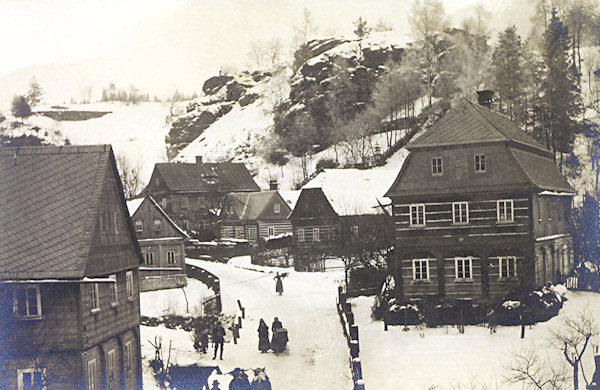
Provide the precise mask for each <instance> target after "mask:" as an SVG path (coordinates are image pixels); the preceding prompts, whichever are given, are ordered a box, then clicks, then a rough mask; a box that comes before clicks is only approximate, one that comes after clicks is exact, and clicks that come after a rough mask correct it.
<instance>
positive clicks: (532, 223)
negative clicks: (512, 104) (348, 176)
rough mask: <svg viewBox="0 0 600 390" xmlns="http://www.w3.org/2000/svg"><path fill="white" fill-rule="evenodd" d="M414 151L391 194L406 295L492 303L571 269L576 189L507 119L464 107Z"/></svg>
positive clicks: (398, 270) (395, 265)
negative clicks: (569, 225) (571, 218)
mask: <svg viewBox="0 0 600 390" xmlns="http://www.w3.org/2000/svg"><path fill="white" fill-rule="evenodd" d="M408 148H409V150H410V154H409V156H408V157H407V159H406V161H405V162H404V165H403V166H402V168H401V170H400V173H399V174H398V177H397V179H396V181H395V182H394V184H393V185H392V187H391V188H390V190H389V191H388V194H387V196H388V197H390V198H391V199H392V203H393V215H394V230H395V232H396V233H395V234H396V247H395V251H394V258H393V261H392V264H391V268H392V270H393V273H394V276H395V279H396V285H397V287H398V289H399V293H400V295H402V296H404V297H406V298H411V299H422V298H424V297H427V296H434V297H448V298H453V299H489V298H495V297H501V296H504V295H505V294H506V293H508V292H509V291H511V290H514V289H515V288H516V287H518V286H519V285H526V286H530V287H539V286H542V285H544V284H546V283H548V282H560V281H561V280H562V278H563V277H564V275H566V274H568V273H569V272H570V270H571V269H572V267H573V260H572V255H571V251H572V249H571V248H572V242H571V238H570V236H569V235H568V233H567V223H566V222H567V218H569V215H570V201H571V196H572V194H573V190H572V188H571V187H570V186H569V184H568V183H567V181H566V180H565V179H564V177H562V175H561V174H560V171H559V170H558V168H557V167H556V165H554V162H553V160H552V155H551V153H550V152H548V151H547V150H546V149H545V148H544V147H543V146H541V145H539V144H537V142H535V141H534V140H533V139H531V138H529V136H527V135H526V134H525V133H523V132H522V131H521V130H520V129H518V128H517V127H516V125H514V124H513V123H512V122H510V121H509V120H508V119H507V118H505V117H503V116H501V115H499V114H497V113H494V112H493V111H491V110H490V109H488V108H485V107H481V106H477V105H475V104H472V103H470V102H466V101H465V102H463V103H462V104H460V105H459V106H458V107H456V108H454V109H452V110H451V111H450V112H449V113H448V114H446V116H445V117H444V118H442V119H441V120H440V121H439V122H438V123H437V124H436V125H434V126H433V127H432V128H431V129H429V130H428V131H427V132H425V133H424V134H423V135H422V136H421V137H419V138H418V139H417V140H415V141H413V142H412V143H411V144H409V145H408ZM548 248H550V249H548ZM550 252H554V255H552V256H549V255H548V253H550ZM542 254H543V255H542ZM543 256H545V258H546V260H544V259H542V257H543Z"/></svg>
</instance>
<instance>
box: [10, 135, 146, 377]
mask: <svg viewBox="0 0 600 390" xmlns="http://www.w3.org/2000/svg"><path fill="white" fill-rule="evenodd" d="M0 172H1V175H0V191H1V196H2V199H4V200H6V202H7V207H9V209H10V210H12V212H13V215H12V216H11V217H10V218H9V219H7V218H5V217H4V215H3V216H2V217H1V220H0V226H2V228H0V229H1V230H2V234H1V236H2V239H1V240H0V247H1V248H2V250H1V253H2V254H1V255H0V256H1V257H0V265H1V266H0V302H1V303H2V304H1V305H0V310H1V311H2V313H0V318H2V319H3V320H2V322H1V323H0V339H2V340H3V341H2V342H3V347H2V349H1V350H0V372H1V376H2V378H3V382H4V383H3V384H4V386H5V388H7V389H22V388H42V386H44V388H47V389H73V388H81V389H100V388H103V389H121V388H128V389H129V388H132V389H135V388H142V378H141V355H140V334H139V321H140V305H139V274H138V267H139V263H140V256H141V255H140V250H139V247H138V245H137V241H136V240H135V234H134V232H133V226H132V224H131V220H130V219H129V215H128V213H127V209H126V205H125V199H124V197H123V192H122V188H121V182H120V179H119V176H118V172H117V167H116V163H115V159H114V156H113V153H112V150H111V148H110V146H86V147H77V146H72V147H31V148H20V149H18V150H17V149H13V148H3V149H2V151H0ZM15 183H20V184H19V185H15ZM32 204H35V210H36V213H31V210H32V209H31V207H30V205H32Z"/></svg>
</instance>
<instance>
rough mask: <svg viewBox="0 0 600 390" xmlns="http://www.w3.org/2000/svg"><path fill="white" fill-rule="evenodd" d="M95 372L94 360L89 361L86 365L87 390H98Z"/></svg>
mask: <svg viewBox="0 0 600 390" xmlns="http://www.w3.org/2000/svg"><path fill="white" fill-rule="evenodd" d="M96 372H97V371H96V359H92V360H89V361H88V363H87V382H86V384H87V390H96V389H98V382H97V381H98V378H97V375H96Z"/></svg>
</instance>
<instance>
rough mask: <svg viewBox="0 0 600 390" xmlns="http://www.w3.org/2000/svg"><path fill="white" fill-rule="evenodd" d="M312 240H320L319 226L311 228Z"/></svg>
mask: <svg viewBox="0 0 600 390" xmlns="http://www.w3.org/2000/svg"><path fill="white" fill-rule="evenodd" d="M313 241H315V242H316V241H321V237H319V228H313Z"/></svg>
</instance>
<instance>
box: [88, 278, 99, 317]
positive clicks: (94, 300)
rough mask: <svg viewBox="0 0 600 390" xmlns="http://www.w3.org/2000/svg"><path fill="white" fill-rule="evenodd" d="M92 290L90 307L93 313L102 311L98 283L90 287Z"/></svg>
mask: <svg viewBox="0 0 600 390" xmlns="http://www.w3.org/2000/svg"><path fill="white" fill-rule="evenodd" d="M89 289H90V307H91V308H92V313H97V312H99V311H100V297H99V296H98V283H92V284H90V285H89Z"/></svg>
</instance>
